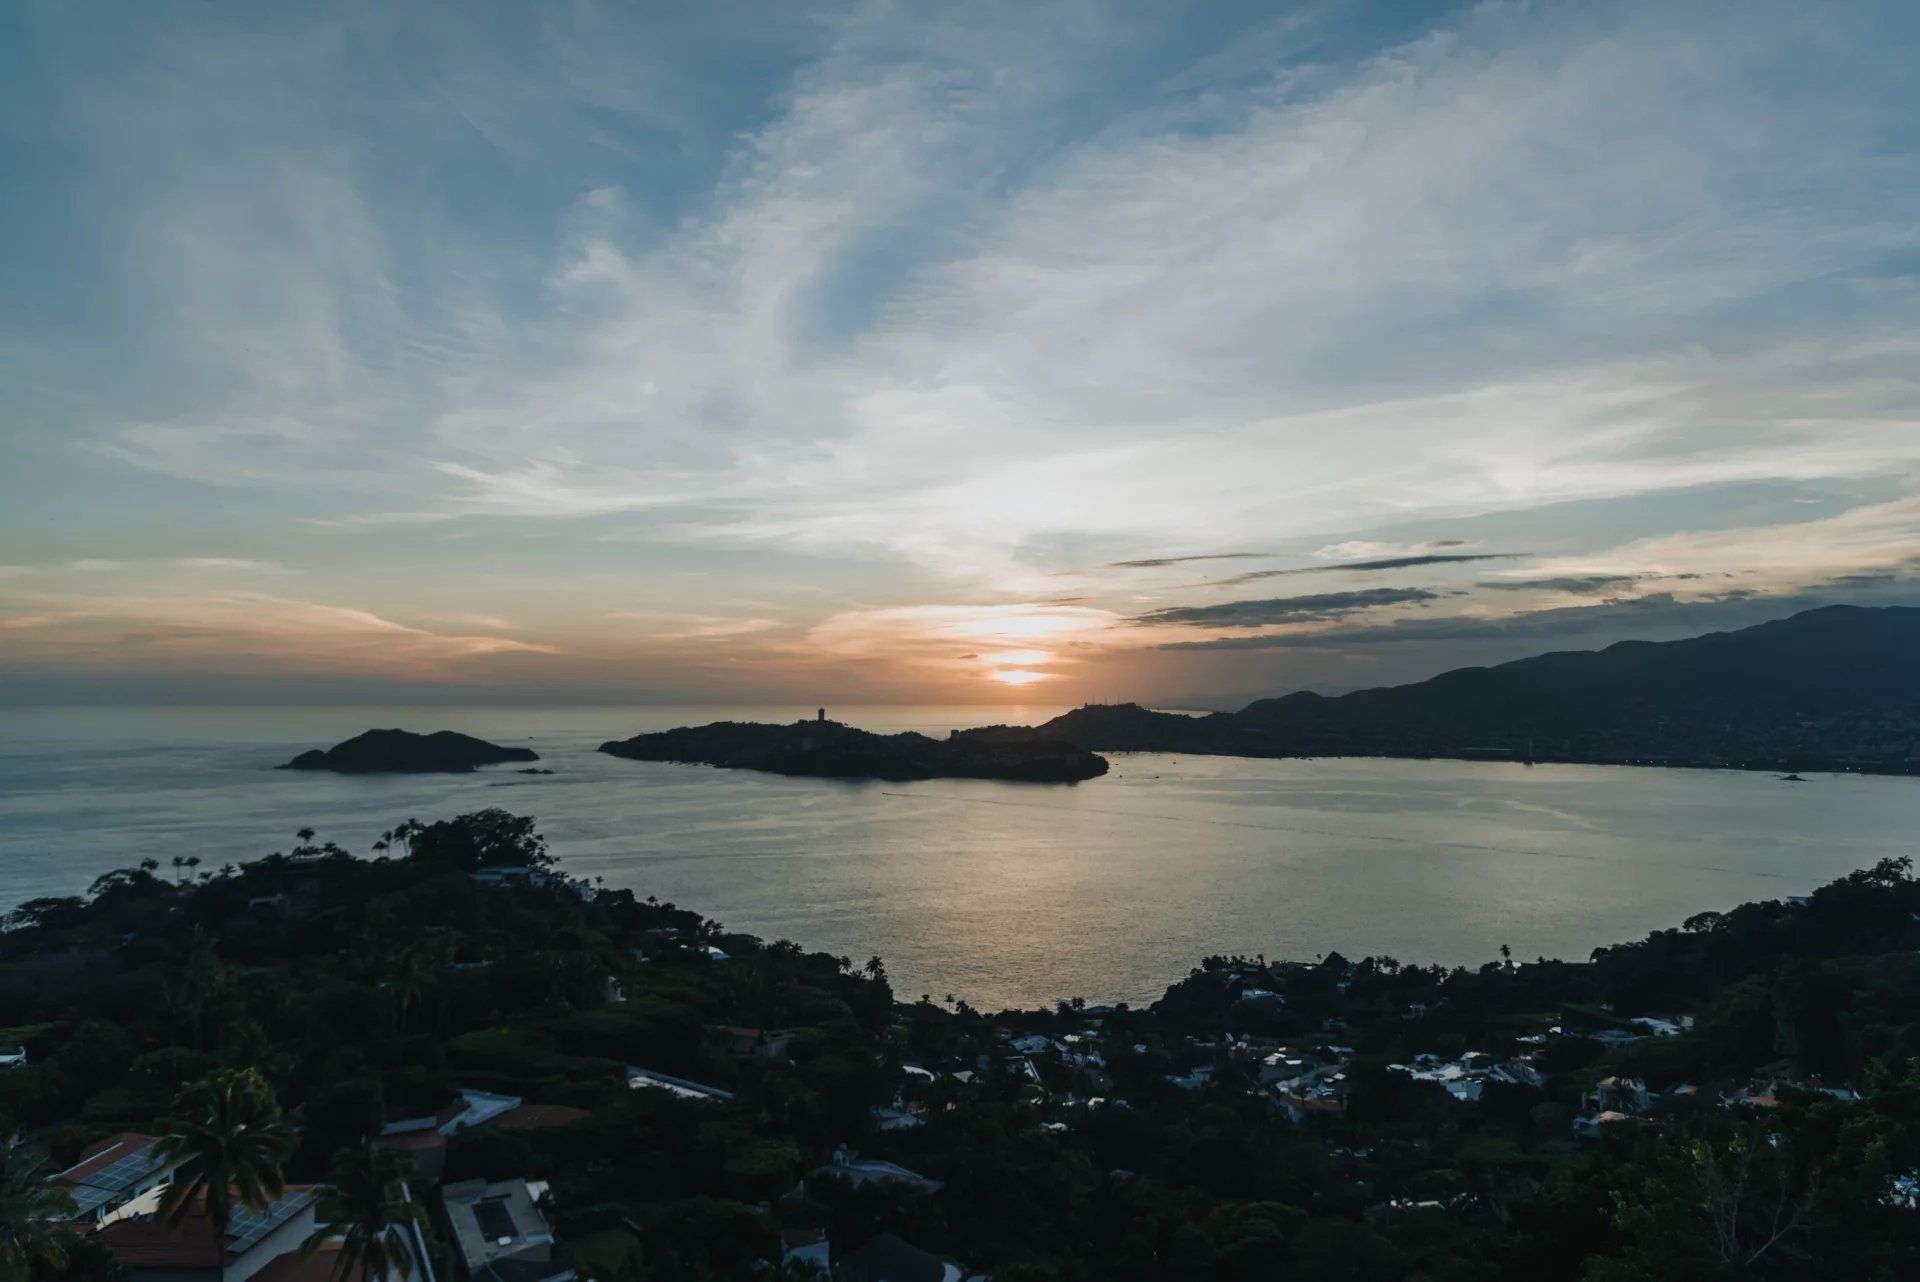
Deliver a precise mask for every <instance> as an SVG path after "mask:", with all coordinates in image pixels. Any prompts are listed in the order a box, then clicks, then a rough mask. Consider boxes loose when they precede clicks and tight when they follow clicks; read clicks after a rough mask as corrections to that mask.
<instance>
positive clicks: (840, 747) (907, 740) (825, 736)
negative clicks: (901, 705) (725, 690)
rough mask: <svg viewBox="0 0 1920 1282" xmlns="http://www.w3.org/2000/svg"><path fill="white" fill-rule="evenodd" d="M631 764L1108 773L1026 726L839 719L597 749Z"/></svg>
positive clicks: (911, 774) (887, 772) (722, 729)
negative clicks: (945, 728)
mask: <svg viewBox="0 0 1920 1282" xmlns="http://www.w3.org/2000/svg"><path fill="white" fill-rule="evenodd" d="M600 751H602V752H604V753H607V754H608V755H610V756H615V757H626V758H629V759H631V760H634V761H677V762H693V763H699V764H704V765H710V766H724V767H728V768H731V769H740V770H764V771H767V772H769V773H772V774H782V775H816V776H821V777H825V778H832V779H888V780H897V781H904V780H910V779H1011V780H1015V781H1020V782H1028V783H1074V782H1077V781H1079V780H1082V779H1092V778H1094V777H1096V776H1098V775H1103V774H1105V773H1106V772H1107V762H1106V759H1105V758H1104V757H1098V756H1095V755H1094V754H1093V753H1091V752H1089V751H1087V750H1086V749H1084V748H1077V747H1074V746H1073V745H1071V744H1067V743H1063V742H1061V741H1060V740H1058V739H1054V738H1050V737H1048V736H1046V735H1041V734H1037V733H1035V732H1034V731H1032V730H1029V729H1027V728H1025V727H1006V726H992V727H988V728H986V729H982V730H956V731H954V732H953V733H952V734H951V735H949V736H948V737H947V738H945V739H932V738H928V737H927V736H926V735H923V734H913V733H907V734H892V735H881V734H874V733H872V732H871V731H867V730H857V729H855V728H854V727H852V726H849V725H844V724H842V723H841V722H838V721H825V720H820V721H796V722H794V723H793V724H791V725H766V724H763V723H760V722H753V721H716V722H714V723H713V724H712V725H705V726H682V727H681V728H679V729H677V730H666V731H662V732H660V733H658V734H640V735H635V736H634V737H633V738H631V739H620V740H614V741H611V742H608V743H603V744H601V745H600Z"/></svg>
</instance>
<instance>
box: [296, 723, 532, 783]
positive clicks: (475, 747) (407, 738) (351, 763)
mask: <svg viewBox="0 0 1920 1282" xmlns="http://www.w3.org/2000/svg"><path fill="white" fill-rule="evenodd" d="M538 760H540V756H539V754H538V753H536V752H534V751H533V750H532V749H530V748H503V747H501V746H500V745H499V744H497V743H488V742H487V741H486V740H485V739H476V738H474V737H473V736H472V735H465V734H457V733H455V732H454V731H452V730H439V731H435V732H434V733H433V734H414V733H412V732H411V731H408V730H369V731H367V732H366V733H365V734H358V735H355V736H354V737H353V738H351V739H348V740H346V741H345V742H344V743H337V744H335V745H334V746H333V747H331V748H328V749H327V750H326V751H324V752H323V751H321V750H320V749H318V748H314V749H312V750H310V751H307V752H303V753H301V754H300V755H299V756H297V757H295V758H294V759H293V760H292V761H289V762H287V763H286V764H285V765H284V766H281V767H280V769H282V770H333V771H337V772H339V773H341V774H349V775H365V774H464V773H466V772H468V771H471V770H472V769H473V768H474V767H475V766H490V765H494V764H496V763H498V762H502V761H538Z"/></svg>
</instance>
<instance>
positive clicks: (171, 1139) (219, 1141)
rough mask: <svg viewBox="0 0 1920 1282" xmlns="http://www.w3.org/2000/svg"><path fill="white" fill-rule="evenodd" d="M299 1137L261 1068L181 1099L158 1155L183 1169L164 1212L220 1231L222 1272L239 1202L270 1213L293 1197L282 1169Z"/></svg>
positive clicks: (170, 1218)
mask: <svg viewBox="0 0 1920 1282" xmlns="http://www.w3.org/2000/svg"><path fill="white" fill-rule="evenodd" d="M292 1150H293V1132H292V1130H291V1129H290V1128H289V1127H288V1126H287V1124H286V1123H285V1122H283V1121H282V1120H281V1118H280V1106H279V1104H278V1102H276V1101H275V1099H274V1097H273V1088H272V1087H271V1086H269V1085H267V1081H266V1079H265V1078H263V1077H261V1076H260V1074H259V1073H257V1072H256V1071H254V1070H253V1069H250V1068H248V1069H225V1070H222V1071H221V1072H219V1073H216V1074H214V1075H213V1076H212V1077H209V1078H207V1079H206V1080H205V1081H202V1082H196V1083H195V1084H193V1085H192V1086H189V1087H188V1088H187V1089H186V1090H184V1091H182V1092H181V1093H180V1097H179V1098H178V1099H177V1100H175V1101H174V1119H173V1123H172V1127H171V1129H170V1130H169V1131H168V1132H167V1134H166V1135H165V1136H164V1137H163V1138H162V1139H161V1141H160V1144H159V1148H158V1151H157V1156H158V1157H159V1158H160V1159H161V1160H162V1161H164V1162H167V1163H169V1164H177V1165H176V1168H175V1170H174V1173H173V1182H172V1183H171V1184H169V1185H168V1186H167V1191H166V1193H165V1194H164V1195H163V1196H162V1197H161V1199H160V1214H161V1217H162V1218H163V1219H165V1221H166V1222H167V1223H168V1224H169V1225H178V1224H179V1223H180V1222H181V1221H182V1220H184V1219H186V1218H187V1216H188V1215H189V1214H190V1213H192V1212H194V1211H195V1210H196V1203H197V1204H198V1206H197V1209H198V1211H199V1213H200V1214H202V1215H204V1216H205V1217H206V1219H207V1222H208V1223H209V1224H210V1225H212V1226H213V1240H214V1250H215V1251H216V1252H217V1254H218V1258H217V1260H216V1262H215V1267H216V1268H217V1269H218V1271H219V1273H220V1276H221V1277H222V1278H224V1277H225V1275H226V1258H227V1257H226V1237H227V1224H228V1222H229V1221H231V1220H232V1218H233V1211H234V1206H235V1204H236V1202H237V1203H238V1205H240V1206H242V1207H246V1208H248V1209H250V1210H255V1211H264V1210H266V1209H267V1207H268V1206H270V1205H271V1204H272V1203H273V1202H274V1201H275V1200H276V1199H278V1198H279V1197H280V1196H281V1195H282V1194H284V1193H285V1192H286V1180H285V1179H284V1178H283V1177H282V1175H281V1171H280V1166H281V1163H282V1162H284V1161H286V1158H287V1154H288V1153H290V1152H292Z"/></svg>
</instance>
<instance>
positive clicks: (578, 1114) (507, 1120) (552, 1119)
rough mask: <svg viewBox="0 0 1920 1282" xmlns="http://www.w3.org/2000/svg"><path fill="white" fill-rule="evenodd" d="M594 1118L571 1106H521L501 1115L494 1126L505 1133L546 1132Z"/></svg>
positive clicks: (494, 1122)
mask: <svg viewBox="0 0 1920 1282" xmlns="http://www.w3.org/2000/svg"><path fill="white" fill-rule="evenodd" d="M592 1116H593V1114H592V1113H589V1112H588V1111H587V1110H586V1109H584V1108H574V1107H573V1106H572V1105H570V1104H520V1105H517V1106H515V1107H513V1108H510V1109H508V1110H507V1111H506V1112H504V1113H502V1114H500V1116H499V1117H497V1118H495V1119H494V1121H493V1124H494V1125H495V1126H496V1127H498V1128H499V1129H501V1130H503V1131H544V1130H547V1129H548V1128H550V1127H554V1126H571V1125H573V1124H574V1123H575V1122H578V1121H581V1120H583V1119H585V1118H588V1117H592Z"/></svg>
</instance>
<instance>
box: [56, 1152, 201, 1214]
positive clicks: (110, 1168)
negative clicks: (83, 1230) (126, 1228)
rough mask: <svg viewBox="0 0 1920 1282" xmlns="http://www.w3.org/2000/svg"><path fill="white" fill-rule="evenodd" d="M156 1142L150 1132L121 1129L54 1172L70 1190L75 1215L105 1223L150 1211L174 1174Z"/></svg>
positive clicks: (156, 1204) (171, 1166) (155, 1205)
mask: <svg viewBox="0 0 1920 1282" xmlns="http://www.w3.org/2000/svg"><path fill="white" fill-rule="evenodd" d="M159 1144H160V1141H159V1140H157V1139H155V1138H154V1137H153V1136H151V1135H142V1134H140V1133H139V1132H137V1131H122V1132H120V1134H118V1135H115V1136H113V1137H111V1138H109V1139H104V1140H101V1141H100V1142H99V1143H98V1144H95V1145H93V1146H92V1147H91V1148H89V1149H88V1150H87V1151H86V1152H84V1153H82V1154H81V1155H80V1160H79V1161H78V1162H75V1163H74V1164H73V1165H72V1166H69V1167H68V1168H67V1169H66V1170H64V1171H62V1172H60V1173H59V1174H58V1175H56V1176H54V1178H55V1179H57V1180H59V1181H60V1182H61V1183H63V1184H66V1185H68V1186H70V1187H71V1188H72V1190H73V1204H74V1216H73V1218H74V1220H75V1221H76V1222H78V1223H82V1224H108V1223H111V1222H112V1221H114V1220H117V1219H121V1218H124V1217H125V1216H128V1215H135V1214H139V1213H142V1212H151V1211H153V1210H154V1209H155V1208H156V1207H157V1206H158V1204H159V1196H160V1190H162V1189H164V1188H165V1187H166V1186H167V1181H168V1179H169V1178H171V1176H172V1175H173V1165H172V1164H170V1163H167V1162H164V1161H162V1160H161V1158H160V1156H159V1153H158V1152H157V1151H156V1150H157V1149H158V1147H159Z"/></svg>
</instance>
